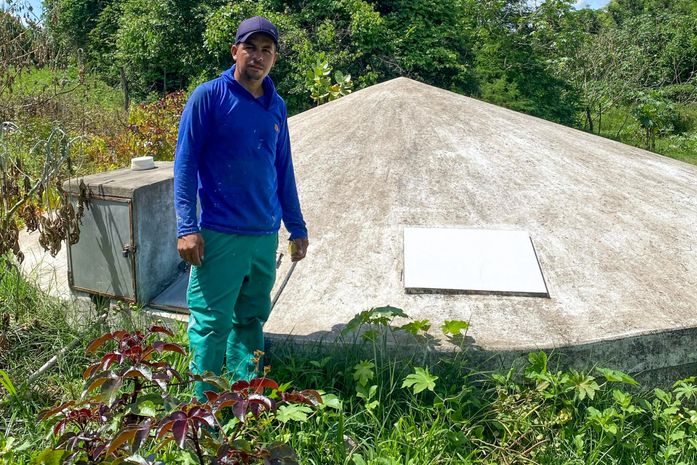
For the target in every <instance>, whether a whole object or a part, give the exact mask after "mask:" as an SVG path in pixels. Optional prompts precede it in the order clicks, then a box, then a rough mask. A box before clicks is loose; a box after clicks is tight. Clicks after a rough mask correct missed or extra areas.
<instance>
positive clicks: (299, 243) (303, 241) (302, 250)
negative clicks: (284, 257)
mask: <svg viewBox="0 0 697 465" xmlns="http://www.w3.org/2000/svg"><path fill="white" fill-rule="evenodd" d="M290 242H291V245H290V250H291V254H290V259H291V261H294V262H299V261H300V260H302V259H303V258H305V255H306V254H307V246H308V245H310V241H309V240H307V237H299V238H298V239H293V240H292V241H290Z"/></svg>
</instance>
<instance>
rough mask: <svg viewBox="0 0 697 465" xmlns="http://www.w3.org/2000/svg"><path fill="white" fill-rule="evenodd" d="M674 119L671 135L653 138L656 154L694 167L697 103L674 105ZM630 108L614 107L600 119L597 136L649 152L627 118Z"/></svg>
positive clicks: (696, 160) (641, 134) (639, 130)
mask: <svg viewBox="0 0 697 465" xmlns="http://www.w3.org/2000/svg"><path fill="white" fill-rule="evenodd" d="M676 106H677V108H678V110H677V117H676V121H675V123H674V130H673V131H672V132H671V133H670V134H659V135H658V137H656V146H655V148H653V149H652V151H654V152H655V153H658V154H661V155H665V156H667V157H670V158H675V159H676V160H681V161H684V162H686V163H692V164H697V103H691V104H685V105H679V106H678V105H676ZM629 112H631V109H630V108H626V107H615V108H612V109H611V110H610V111H608V112H606V113H605V114H604V115H603V122H602V127H601V133H600V135H601V136H603V137H607V138H608V139H614V140H617V141H619V142H622V143H625V144H628V145H633V146H635V147H640V148H644V149H647V150H649V148H648V147H647V146H646V141H645V140H644V132H643V129H642V128H641V127H640V126H639V124H638V123H637V122H636V121H635V120H634V119H633V118H632V117H631V116H629V117H627V114H628V113H629Z"/></svg>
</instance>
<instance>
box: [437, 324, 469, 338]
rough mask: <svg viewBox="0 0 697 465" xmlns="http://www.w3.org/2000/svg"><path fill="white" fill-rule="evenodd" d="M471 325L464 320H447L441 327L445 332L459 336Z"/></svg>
mask: <svg viewBox="0 0 697 465" xmlns="http://www.w3.org/2000/svg"><path fill="white" fill-rule="evenodd" d="M469 327H470V324H469V323H468V322H466V321H463V320H445V322H444V323H443V325H441V327H440V328H441V330H442V331H443V334H446V335H448V334H450V335H452V336H457V335H458V334H460V332H461V331H467V329H468V328H469Z"/></svg>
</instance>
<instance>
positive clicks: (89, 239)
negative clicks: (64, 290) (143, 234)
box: [68, 197, 135, 301]
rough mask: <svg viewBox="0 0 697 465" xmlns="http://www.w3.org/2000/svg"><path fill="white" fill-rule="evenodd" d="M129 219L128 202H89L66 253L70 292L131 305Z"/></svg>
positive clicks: (132, 255) (132, 249)
mask: <svg viewBox="0 0 697 465" xmlns="http://www.w3.org/2000/svg"><path fill="white" fill-rule="evenodd" d="M132 218H133V215H132V205H131V200H130V199H117V198H113V197H112V198H95V197H93V198H92V199H90V202H89V209H85V215H84V216H83V218H82V224H81V226H80V240H79V241H78V243H77V244H75V245H73V246H71V247H70V249H69V260H68V263H69V273H70V274H69V279H70V284H71V286H72V287H73V288H74V289H76V290H78V291H83V292H88V293H90V294H99V295H104V296H109V297H113V298H119V299H123V300H128V301H135V282H134V277H135V247H134V244H133V224H132Z"/></svg>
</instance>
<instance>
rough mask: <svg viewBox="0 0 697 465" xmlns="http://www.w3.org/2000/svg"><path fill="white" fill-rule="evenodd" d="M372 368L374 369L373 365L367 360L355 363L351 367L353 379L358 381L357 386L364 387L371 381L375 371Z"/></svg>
mask: <svg viewBox="0 0 697 465" xmlns="http://www.w3.org/2000/svg"><path fill="white" fill-rule="evenodd" d="M373 368H375V364H374V363H373V362H370V361H368V360H363V361H362V362H360V363H357V364H356V365H354V367H353V379H354V380H356V381H358V384H360V385H361V386H365V385H366V384H368V381H370V380H371V379H373V377H374V376H375V371H374V370H373Z"/></svg>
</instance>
